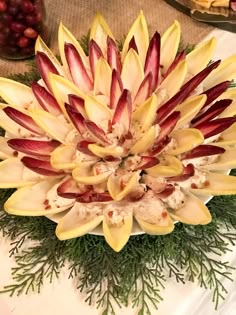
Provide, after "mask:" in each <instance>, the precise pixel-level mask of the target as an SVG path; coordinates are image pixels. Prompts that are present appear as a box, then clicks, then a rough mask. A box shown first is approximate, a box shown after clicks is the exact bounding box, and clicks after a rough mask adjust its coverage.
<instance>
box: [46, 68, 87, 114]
mask: <svg viewBox="0 0 236 315" xmlns="http://www.w3.org/2000/svg"><path fill="white" fill-rule="evenodd" d="M48 77H49V82H50V86H51V89H52V92H53V95H54V96H55V98H56V100H57V102H58V104H59V105H60V107H61V110H62V112H63V114H64V116H65V117H66V118H67V119H68V120H70V118H69V116H68V114H67V111H66V109H65V103H69V100H68V95H69V94H75V95H77V96H79V97H81V98H82V99H84V98H85V94H84V93H83V92H82V91H81V90H80V89H78V88H77V86H75V85H74V83H72V82H71V81H69V80H67V79H65V78H63V77H61V76H59V75H57V74H54V73H49V75H48Z"/></svg>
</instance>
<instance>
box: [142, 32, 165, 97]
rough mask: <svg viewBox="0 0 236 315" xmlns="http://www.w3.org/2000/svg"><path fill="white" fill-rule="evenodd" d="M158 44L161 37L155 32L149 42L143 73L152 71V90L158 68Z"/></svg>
mask: <svg viewBox="0 0 236 315" xmlns="http://www.w3.org/2000/svg"><path fill="white" fill-rule="evenodd" d="M160 46H161V37H160V34H159V33H157V32H156V33H155V34H154V35H153V37H152V39H151V41H150V43H149V47H148V51H147V56H146V60H145V65H144V74H145V75H147V74H148V73H149V72H151V73H152V91H155V90H156V88H157V85H158V79H159V68H160Z"/></svg>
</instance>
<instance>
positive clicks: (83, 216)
mask: <svg viewBox="0 0 236 315" xmlns="http://www.w3.org/2000/svg"><path fill="white" fill-rule="evenodd" d="M96 205H97V206H98V207H99V206H101V203H100V204H98V203H97V204H96ZM102 220H103V215H102V214H99V213H97V212H95V211H91V208H89V206H88V205H87V204H83V203H79V202H76V203H75V205H74V206H73V208H72V209H71V210H70V211H69V212H68V213H67V214H66V215H65V216H64V217H63V218H62V219H60V220H59V223H58V225H57V228H56V235H57V237H58V238H59V239H60V240H67V239H71V238H74V237H79V236H82V235H84V234H87V233H89V232H90V231H92V230H93V229H95V227H97V226H98V225H99V224H100V223H101V222H102Z"/></svg>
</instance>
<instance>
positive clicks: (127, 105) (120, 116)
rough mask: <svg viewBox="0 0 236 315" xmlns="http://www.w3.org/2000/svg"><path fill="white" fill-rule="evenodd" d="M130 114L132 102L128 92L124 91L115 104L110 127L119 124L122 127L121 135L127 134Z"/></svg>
mask: <svg viewBox="0 0 236 315" xmlns="http://www.w3.org/2000/svg"><path fill="white" fill-rule="evenodd" d="M131 114H132V100H131V94H130V91H129V90H126V89H125V90H124V91H123V92H122V94H121V96H120V99H119V101H118V103H117V106H116V110H115V112H114V116H113V119H112V125H114V124H116V123H119V124H121V125H122V126H123V134H126V133H128V131H129V128H130V122H131Z"/></svg>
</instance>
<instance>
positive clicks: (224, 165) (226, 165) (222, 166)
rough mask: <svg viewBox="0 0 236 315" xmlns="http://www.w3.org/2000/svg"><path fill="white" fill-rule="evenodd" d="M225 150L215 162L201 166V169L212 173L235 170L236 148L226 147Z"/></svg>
mask: <svg viewBox="0 0 236 315" xmlns="http://www.w3.org/2000/svg"><path fill="white" fill-rule="evenodd" d="M225 149H226V150H225V152H224V153H222V154H220V155H219V157H218V159H217V160H216V161H215V162H213V163H211V164H206V165H203V166H202V168H205V169H207V170H213V171H218V170H229V169H233V168H236V148H230V147H226V148H225Z"/></svg>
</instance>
